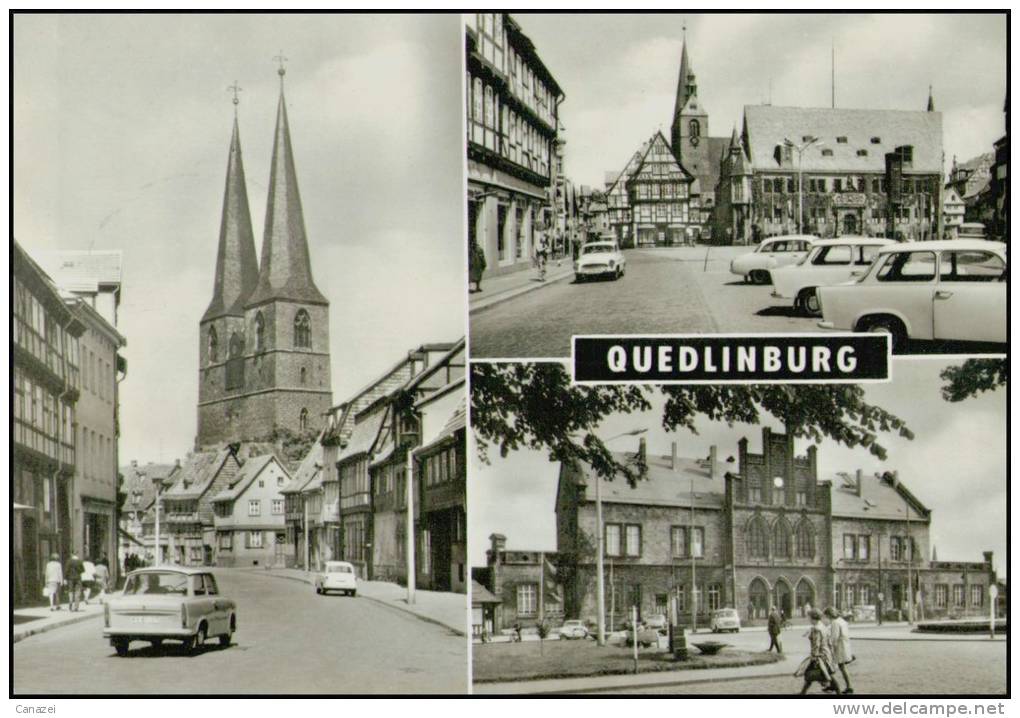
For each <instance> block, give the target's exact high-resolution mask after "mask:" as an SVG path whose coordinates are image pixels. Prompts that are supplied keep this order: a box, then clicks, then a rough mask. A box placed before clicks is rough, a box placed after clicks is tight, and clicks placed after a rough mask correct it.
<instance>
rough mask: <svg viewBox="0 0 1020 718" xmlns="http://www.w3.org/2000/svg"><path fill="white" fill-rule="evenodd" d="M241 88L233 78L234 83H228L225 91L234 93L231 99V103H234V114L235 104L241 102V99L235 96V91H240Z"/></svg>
mask: <svg viewBox="0 0 1020 718" xmlns="http://www.w3.org/2000/svg"><path fill="white" fill-rule="evenodd" d="M241 89H242V88H241V86H240V85H238V84H237V80H234V84H233V85H230V86H229V87H228V88H227V92H232V93H234V99H233V100H232V101H233V103H234V114H237V106H238V105H239V104H240V102H241V100H239V99H238V97H237V93H239V92H241Z"/></svg>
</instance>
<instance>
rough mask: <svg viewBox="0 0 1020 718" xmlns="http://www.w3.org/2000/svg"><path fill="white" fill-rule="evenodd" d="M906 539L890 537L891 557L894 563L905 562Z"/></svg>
mask: <svg viewBox="0 0 1020 718" xmlns="http://www.w3.org/2000/svg"><path fill="white" fill-rule="evenodd" d="M906 553H907V551H906V545H905V539H904V538H903V537H902V536H890V537H889V556H890V558H892V560H893V561H905V560H906V558H907V556H906Z"/></svg>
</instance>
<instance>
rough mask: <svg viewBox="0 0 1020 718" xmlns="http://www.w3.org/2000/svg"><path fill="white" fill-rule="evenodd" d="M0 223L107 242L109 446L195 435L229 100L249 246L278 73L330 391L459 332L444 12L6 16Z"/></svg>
mask: <svg viewBox="0 0 1020 718" xmlns="http://www.w3.org/2000/svg"><path fill="white" fill-rule="evenodd" d="M13 50H14V107H13V109H14V145H13V147H14V202H13V212H14V235H15V237H16V238H17V240H18V242H19V243H20V244H21V245H22V246H23V247H24V248H25V249H26V250H27V251H28V252H29V253H30V254H32V253H35V252H37V251H48V250H58V249H89V248H94V249H120V250H122V251H123V253H124V264H123V287H122V301H121V306H120V316H119V327H118V328H119V330H120V332H121V333H122V334H123V335H124V336H125V337H126V338H127V347H126V348H125V349H124V350H123V352H122V353H123V355H124V356H125V357H126V358H127V360H128V376H127V378H126V379H125V381H124V382H123V383H122V384H121V411H122V419H121V428H122V434H121V439H120V463H121V464H126V463H128V462H129V461H130V460H132V459H137V460H139V461H140V462H145V461H160V460H162V461H172V460H173V459H174V458H177V457H182V456H183V455H184V454H185V453H186V452H187V451H188V450H190V449H191V448H192V447H193V444H194V439H195V431H196V420H197V414H196V411H197V410H196V402H197V395H198V358H199V346H198V321H199V319H200V317H201V316H202V313H203V312H204V311H205V308H206V306H207V305H208V303H209V300H210V298H211V296H212V290H213V273H214V269H215V263H216V248H217V241H218V237H219V224H220V211H221V207H222V202H223V186H224V178H225V175H226V167H227V155H228V149H229V142H230V133H231V124H232V118H233V105H232V104H231V94H230V93H229V92H228V91H227V86H228V85H231V84H233V83H234V81H235V80H236V81H237V82H238V83H239V84H240V86H241V87H242V91H241V93H240V105H239V123H240V135H241V148H242V156H243V158H244V165H245V173H246V176H247V183H248V198H249V202H250V206H251V216H252V226H253V229H254V232H255V238H256V239H255V241H256V250H257V251H260V246H261V242H262V229H263V222H264V218H265V204H266V195H267V191H268V187H267V184H268V179H269V166H270V159H271V157H270V155H271V150H272V140H273V129H274V124H275V116H276V106H277V100H278V96H279V94H278V93H279V77H278V76H277V72H276V70H277V64H276V63H275V62H274V60H273V58H274V56H276V55H278V54H280V52H281V50H282V52H283V54H284V55H285V56H286V57H287V58H288V62H287V64H286V67H287V75H286V98H287V112H288V118H289V122H290V131H291V140H292V145H293V150H294V155H295V163H296V167H297V174H298V183H299V187H300V191H301V199H302V204H303V207H304V216H305V225H306V230H307V235H308V238H309V247H310V252H311V257H312V272H313V275H314V278H315V282H316V284H317V286H318V287H319V289H320V290H321V291H322V292H323V293H324V294H325V295H326V297H327V298H328V299H329V301H330V343H331V344H330V351H331V355H332V356H331V359H332V383H333V386H332V388H333V400H334V402H335V403H339V402H340V401H342V400H343V399H345V398H346V397H348V396H350V395H351V394H353V393H354V392H356V391H357V390H358V389H359V388H361V387H362V386H363V385H365V384H367V383H368V382H369V381H370V380H371V379H373V378H375V377H376V376H377V375H378V374H379V373H381V372H382V371H384V370H386V369H387V368H389V366H391V365H392V364H393V363H394V362H396V361H397V360H398V359H399V358H400V356H402V355H404V354H405V353H406V352H407V350H409V349H411V348H413V347H415V346H417V345H420V344H421V343H424V342H429V341H452V340H455V339H457V338H459V337H461V336H463V335H464V333H465V329H464V316H465V301H466V300H465V297H466V289H465V288H466V280H465V277H464V265H465V262H464V259H463V254H464V244H463V242H462V241H461V237H462V232H463V230H462V224H463V222H462V216H463V211H462V203H463V179H462V175H463V169H462V167H463V163H464V158H463V142H462V133H461V117H462V114H463V113H462V112H461V109H460V108H461V104H462V99H461V71H460V68H461V63H462V55H463V37H462V30H461V26H460V22H459V18H458V17H457V16H452V15H451V16H445V17H435V16H418V17H407V16H400V15H387V16H376V17H371V16H337V15H332V16H310V15H276V16H272V17H267V16H260V15H79V16H67V15H18V16H16V17H15V18H14V47H13Z"/></svg>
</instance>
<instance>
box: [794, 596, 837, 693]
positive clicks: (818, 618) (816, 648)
mask: <svg viewBox="0 0 1020 718" xmlns="http://www.w3.org/2000/svg"><path fill="white" fill-rule="evenodd" d="M808 616H809V617H810V618H811V628H810V629H809V630H808V632H807V638H808V641H809V643H810V645H811V655H809V656H808V657H807V658H805V659H804V660H803V661H802V662H801V664H800V666H799V667H798V668H797V671H796V672H795V673H794V675H795V676H803V677H804V687H803V688H801V690H800V694H801V695H804V694H805V693H807V692H808V689H809V688H811V684H812V683H820V684H822V685H823V686H825V687H824V688H823V689H822V690H824V691H825V692H826V693H839V684H838V683H836V678H835V674H834V668H833V665H832V652H831V651H830V649H829V630H828V627H827V626H826V625H825V624H824V623H823V622H822V612H821V611H819V610H818V609H817V608H812V609H811V610H810V611H808Z"/></svg>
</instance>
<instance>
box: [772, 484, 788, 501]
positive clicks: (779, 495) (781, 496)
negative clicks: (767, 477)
mask: <svg viewBox="0 0 1020 718" xmlns="http://www.w3.org/2000/svg"><path fill="white" fill-rule="evenodd" d="M772 503H773V504H775V505H776V506H784V505H785V504H786V489H785V488H783V487H775V486H774V487H772Z"/></svg>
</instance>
